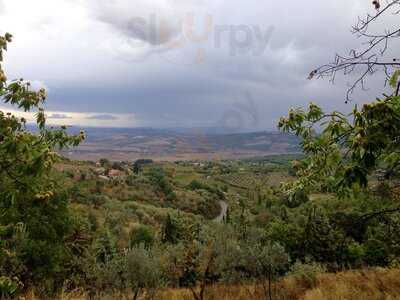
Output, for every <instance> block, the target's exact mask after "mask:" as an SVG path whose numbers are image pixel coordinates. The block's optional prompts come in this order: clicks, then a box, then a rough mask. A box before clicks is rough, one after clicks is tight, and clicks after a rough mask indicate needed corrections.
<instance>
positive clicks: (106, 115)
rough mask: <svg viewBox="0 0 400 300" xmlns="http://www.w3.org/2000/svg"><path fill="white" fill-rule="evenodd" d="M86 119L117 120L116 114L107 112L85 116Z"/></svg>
mask: <svg viewBox="0 0 400 300" xmlns="http://www.w3.org/2000/svg"><path fill="white" fill-rule="evenodd" d="M87 119H90V120H102V121H109V120H110V121H111V120H118V118H117V117H116V116H114V115H109V114H101V115H93V116H89V117H87Z"/></svg>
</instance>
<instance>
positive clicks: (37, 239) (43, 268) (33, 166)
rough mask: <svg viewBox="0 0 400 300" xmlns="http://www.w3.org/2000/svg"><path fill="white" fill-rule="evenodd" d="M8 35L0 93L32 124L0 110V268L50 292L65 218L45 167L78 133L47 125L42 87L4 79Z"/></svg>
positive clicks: (2, 47) (0, 39)
mask: <svg viewBox="0 0 400 300" xmlns="http://www.w3.org/2000/svg"><path fill="white" fill-rule="evenodd" d="M11 39H12V36H11V34H9V33H6V34H5V35H4V36H0V97H1V99H2V100H3V101H4V102H5V103H8V104H10V105H12V106H15V107H17V108H19V109H22V110H23V111H24V112H32V113H35V121H36V127H37V128H36V131H35V132H29V131H28V130H27V126H26V123H27V120H26V119H24V118H20V117H18V116H17V115H14V114H12V113H9V112H4V111H0V186H1V189H0V211H1V212H2V213H1V214H0V228H2V229H5V230H0V232H1V233H0V235H1V240H2V241H3V243H1V245H0V272H1V273H2V274H4V273H6V274H10V275H13V274H14V275H16V276H18V279H19V280H21V281H22V283H23V284H24V287H25V288H26V289H29V288H31V287H32V286H34V285H35V284H37V283H41V286H47V285H52V286H51V287H49V289H51V290H54V289H56V288H57V286H58V287H59V284H60V282H59V280H60V278H59V277H58V275H60V264H61V263H62V260H63V258H65V257H66V255H65V254H66V249H65V247H63V239H64V237H65V236H66V235H67V234H68V228H69V225H70V219H69V212H68V209H67V206H66V198H65V197H64V196H63V195H62V193H60V192H59V191H58V190H59V186H58V185H57V182H56V181H54V180H52V178H51V176H50V171H51V170H52V167H53V164H54V163H55V162H56V161H57V160H58V159H59V158H60V156H59V155H58V154H57V152H56V150H59V149H62V148H65V147H69V146H77V145H78V144H79V143H80V142H81V141H82V140H83V139H84V133H83V132H81V133H80V134H78V135H74V136H70V135H68V133H67V128H66V127H61V128H60V129H51V128H50V129H49V128H48V127H47V126H46V115H45V112H44V109H43V104H44V102H45V99H46V91H45V90H44V89H40V90H39V91H34V90H32V88H31V85H30V83H29V82H26V81H25V80H23V79H18V80H12V81H8V80H7V77H6V75H5V73H4V70H3V68H2V62H3V56H4V52H5V51H6V50H7V47H8V44H9V43H10V42H11ZM19 228H23V231H20V230H19ZM21 232H24V234H23V235H21V234H20V233H21ZM49 282H52V283H51V284H50V283H49ZM47 283H49V284H47Z"/></svg>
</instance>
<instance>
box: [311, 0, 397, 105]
mask: <svg viewBox="0 0 400 300" xmlns="http://www.w3.org/2000/svg"><path fill="white" fill-rule="evenodd" d="M373 4H374V5H375V7H376V8H377V13H376V15H370V14H368V15H367V16H366V17H364V18H361V17H359V18H358V22H357V24H356V25H354V26H353V27H352V33H353V34H354V35H356V36H357V37H358V38H361V39H364V42H363V43H362V48H361V50H357V49H351V50H350V51H349V54H348V55H347V56H343V55H340V54H336V55H335V60H334V61H333V62H332V63H329V64H326V65H323V66H320V67H319V68H317V69H315V70H314V71H312V72H311V73H310V75H309V79H312V78H327V77H328V78H330V81H331V82H334V81H335V79H336V75H337V73H338V72H342V73H343V74H344V75H349V74H352V73H355V74H359V75H358V78H357V79H356V80H355V81H354V82H353V83H351V84H349V88H348V90H347V95H346V102H348V101H350V100H351V95H352V93H353V92H354V90H355V89H357V88H361V89H363V90H366V88H365V81H366V79H367V77H368V76H370V75H373V74H375V73H376V72H378V71H383V72H384V74H385V76H386V78H387V79H389V78H390V77H391V75H392V74H393V72H394V71H396V70H397V69H400V59H399V58H398V57H391V58H390V57H387V55H386V54H387V49H388V47H389V45H390V43H391V42H392V41H393V40H395V39H398V38H400V25H399V26H398V27H397V28H394V29H391V30H385V32H383V33H381V34H376V33H371V32H370V31H369V27H370V25H371V24H372V23H374V22H376V21H377V20H378V19H380V18H383V17H384V16H385V15H387V14H390V13H391V14H392V15H398V14H399V13H400V0H387V1H386V4H385V5H384V6H383V7H381V4H380V2H379V1H374V3H373ZM399 24H400V22H399ZM399 56H400V54H399ZM397 94H398V92H397Z"/></svg>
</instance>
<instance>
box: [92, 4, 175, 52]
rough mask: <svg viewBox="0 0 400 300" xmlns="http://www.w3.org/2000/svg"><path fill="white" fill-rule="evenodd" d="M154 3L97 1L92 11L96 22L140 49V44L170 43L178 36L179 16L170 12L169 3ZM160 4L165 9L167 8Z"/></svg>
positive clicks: (156, 44)
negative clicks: (117, 33)
mask: <svg viewBox="0 0 400 300" xmlns="http://www.w3.org/2000/svg"><path fill="white" fill-rule="evenodd" d="M89 2H90V1H89ZM153 2H154V3H149V1H146V0H139V1H135V2H132V1H129V0H118V1H108V0H96V1H91V2H90V3H91V6H90V8H91V9H92V12H93V14H94V16H95V18H96V19H97V20H99V21H101V22H104V23H106V24H108V25H110V26H111V27H112V28H114V29H115V30H117V31H118V32H120V33H121V34H123V35H125V36H126V37H127V38H129V39H131V40H128V42H129V43H131V45H132V46H133V47H141V46H142V45H140V42H144V43H147V44H149V45H151V46H158V45H162V44H165V43H168V42H169V41H171V39H173V38H174V37H175V36H176V35H177V34H178V33H179V30H180V24H179V20H178V19H177V17H176V16H175V15H174V14H173V13H172V12H168V11H167V9H168V2H169V1H165V0H164V1H163V0H158V1H153ZM157 4H158V5H161V6H165V7H164V9H163V7H159V6H157Z"/></svg>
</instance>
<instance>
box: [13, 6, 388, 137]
mask: <svg viewBox="0 0 400 300" xmlns="http://www.w3.org/2000/svg"><path fill="white" fill-rule="evenodd" d="M8 1H13V0H8ZM60 1H67V0H60ZM78 2H80V1H78ZM81 2H85V3H86V4H85V6H84V7H85V10H86V13H87V15H88V16H89V17H88V18H87V19H85V20H83V21H82V22H83V23H84V24H86V25H85V26H83V28H80V27H79V30H77V31H76V32H74V31H66V34H65V35H57V38H58V39H59V40H58V42H57V43H55V42H54V41H50V42H49V41H44V43H43V46H42V47H41V48H40V49H38V48H37V45H35V44H34V43H33V42H32V44H28V45H25V44H24V43H22V44H21V46H20V48H19V54H16V55H14V54H13V53H14V52H13V51H14V49H11V48H10V51H9V53H7V55H11V59H12V60H11V61H10V64H9V65H10V67H14V66H17V68H14V70H16V71H17V72H16V71H14V73H13V74H15V76H19V75H20V74H21V73H22V74H26V73H28V76H29V78H38V79H40V80H43V81H44V82H46V85H49V86H50V88H51V93H50V94H49V99H48V102H47V105H48V109H49V110H52V111H75V112H78V111H79V112H87V113H91V117H90V118H92V119H97V120H99V123H101V122H100V121H101V120H104V121H107V120H114V119H115V118H116V117H115V114H119V113H132V114H134V115H135V117H137V118H138V120H140V122H141V124H142V125H147V126H167V125H170V126H191V125H194V124H195V125H196V126H198V125H201V124H204V125H211V126H212V125H214V124H219V123H220V122H221V120H223V119H224V116H226V115H229V116H231V117H232V116H236V117H238V115H242V116H243V117H241V118H243V120H244V121H243V122H244V123H246V122H247V121H246V120H247V119H249V120H250V121H251V120H252V117H251V115H249V114H248V112H246V109H244V110H243V109H242V110H240V109H239V111H238V107H243V105H244V104H246V103H247V102H246V101H247V100H246V97H245V96H243V95H245V93H246V92H248V93H250V94H251V97H252V99H253V101H254V107H255V109H256V110H257V112H258V115H259V118H258V121H257V123H258V124H257V125H256V126H257V128H259V129H262V128H275V123H276V120H277V119H278V118H279V117H280V116H281V115H283V114H285V113H286V112H287V110H288V109H289V107H291V106H296V107H297V106H304V105H306V104H307V102H309V101H314V102H317V103H318V104H320V105H322V106H323V107H326V108H327V109H330V108H334V109H338V110H348V109H351V106H350V105H347V106H346V105H345V104H344V98H345V92H346V89H347V81H351V80H352V77H340V78H339V77H338V81H337V82H336V83H335V85H332V84H330V83H329V82H327V81H318V80H315V81H308V80H306V77H307V75H308V74H309V72H310V71H311V70H313V69H314V68H315V67H317V66H318V65H321V64H323V63H326V62H329V61H331V60H332V58H333V57H334V53H335V52H340V53H344V54H346V53H348V50H349V49H350V48H352V47H357V46H359V45H360V42H361V41H360V40H357V39H356V38H355V37H353V36H352V35H351V34H350V32H349V29H350V27H351V25H353V23H354V22H355V21H356V20H357V15H363V14H365V13H366V12H370V13H373V12H371V3H370V1H367V0H354V1H348V0H330V1H320V0H309V1H298V0H288V1H287V2H286V3H285V4H282V3H279V2H278V1H259V0H247V1H246V2H244V1H243V0H231V1H229V5H228V4H227V2H226V1H221V0H192V1H187V0H152V1H148V0H137V1H130V0H112V1H111V0H84V1H81ZM186 12H194V13H195V25H194V28H193V29H194V31H195V35H196V36H199V35H201V34H202V33H203V32H204V22H205V21H204V16H206V15H208V14H210V15H211V16H212V18H213V24H214V25H215V26H223V28H228V30H229V29H230V28H236V29H238V28H244V27H243V26H245V27H246V26H247V28H250V29H251V28H255V26H256V28H259V29H260V30H261V31H260V32H263V33H267V32H268V28H270V26H273V28H274V30H273V32H272V34H271V36H270V37H269V39H268V43H267V44H266V47H265V51H264V52H262V53H261V52H257V53H256V54H257V55H255V54H254V53H253V52H252V51H251V49H252V47H249V49H250V50H249V51H236V50H237V49H232V48H231V47H232V35H231V34H230V32H229V31H228V32H224V33H221V35H220V36H218V38H217V41H218V43H216V42H215V35H216V34H218V31H217V32H215V31H214V32H211V33H209V36H208V39H205V40H204V41H203V40H200V41H195V39H190V36H189V38H188V36H187V35H186V36H185V35H184V37H185V38H186V39H185V43H184V44H182V45H181V46H180V47H176V48H172V47H169V45H170V44H169V43H170V42H171V41H173V40H175V39H176V38H178V37H179V38H180V37H181V34H182V32H181V31H182V30H181V28H180V26H179V20H180V19H181V17H182V14H185V13H186ZM69 13H71V14H72V13H74V11H71V12H69ZM152 16H153V17H154V18H155V19H156V21H155V23H157V24H158V25H160V21H162V22H161V25H162V26H161V28H162V29H163V30H164V31H165V32H166V34H165V36H164V39H160V38H159V37H157V34H156V35H154V32H156V33H157V30H159V28H160V27H153V29H152V25H151V17H152ZM14 19H16V20H18V19H21V18H18V17H17V16H16V17H15V18H14ZM58 21H59V19H58V18H55V19H54V20H52V22H54V23H52V24H51V26H52V27H53V26H54V27H55V28H57V26H58V25H57V22H58ZM384 25H385V26H386V24H384ZM163 26H164V27H163ZM235 26H236V27H235ZM238 26H241V27H238ZM154 28H156V30H155V31H154ZM219 28H222V27H219ZM66 30H70V29H69V27H67V29H66ZM151 30H153V35H152V34H151V33H152V31H151ZM158 33H159V31H158ZM236 33H237V34H238V30H236ZM254 34H256V32H253V39H252V41H255V35H254ZM239 37H240V35H239V34H238V35H237V36H236V38H238V39H239ZM38 38H39V37H38ZM40 39H42V37H40ZM32 40H33V41H37V40H38V39H32ZM235 42H237V41H235ZM104 43H106V44H107V45H108V46H109V47H108V48H107V47H103V46H104V45H103V44H104ZM17 46H18V44H16V47H17ZM250 46H252V45H250ZM255 46H257V45H255ZM261 46H263V47H262V48H256V49H264V44H262V45H261ZM12 47H14V44H13V45H12ZM17 48H18V47H17ZM105 48H107V49H105ZM26 49H33V50H32V51H29V53H27V51H26ZM110 49H111V50H110ZM394 49H396V48H394ZM17 50H18V49H17ZM167 50H168V51H167ZM244 50H247V48H245V49H244ZM138 53H139V54H138ZM233 53H234V54H235V55H233ZM199 58H200V59H199ZM22 62H23V63H22ZM49 62H50V63H49ZM18 66H19V68H18ZM11 69H12V68H11ZM13 74H11V75H13ZM16 78H17V77H16ZM368 87H369V88H370V90H369V91H368V92H361V91H359V92H358V93H357V94H355V95H354V99H355V102H356V101H364V100H367V99H374V96H376V95H377V94H379V93H380V92H381V91H382V89H383V81H380V80H374V81H370V82H368ZM237 102H239V103H243V105H240V106H237V105H235V103H237ZM92 112H94V114H95V115H93V114H92ZM247 125H248V126H253V125H254V126H255V124H253V123H252V122H248V124H247ZM243 126H246V124H244V125H243Z"/></svg>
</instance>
